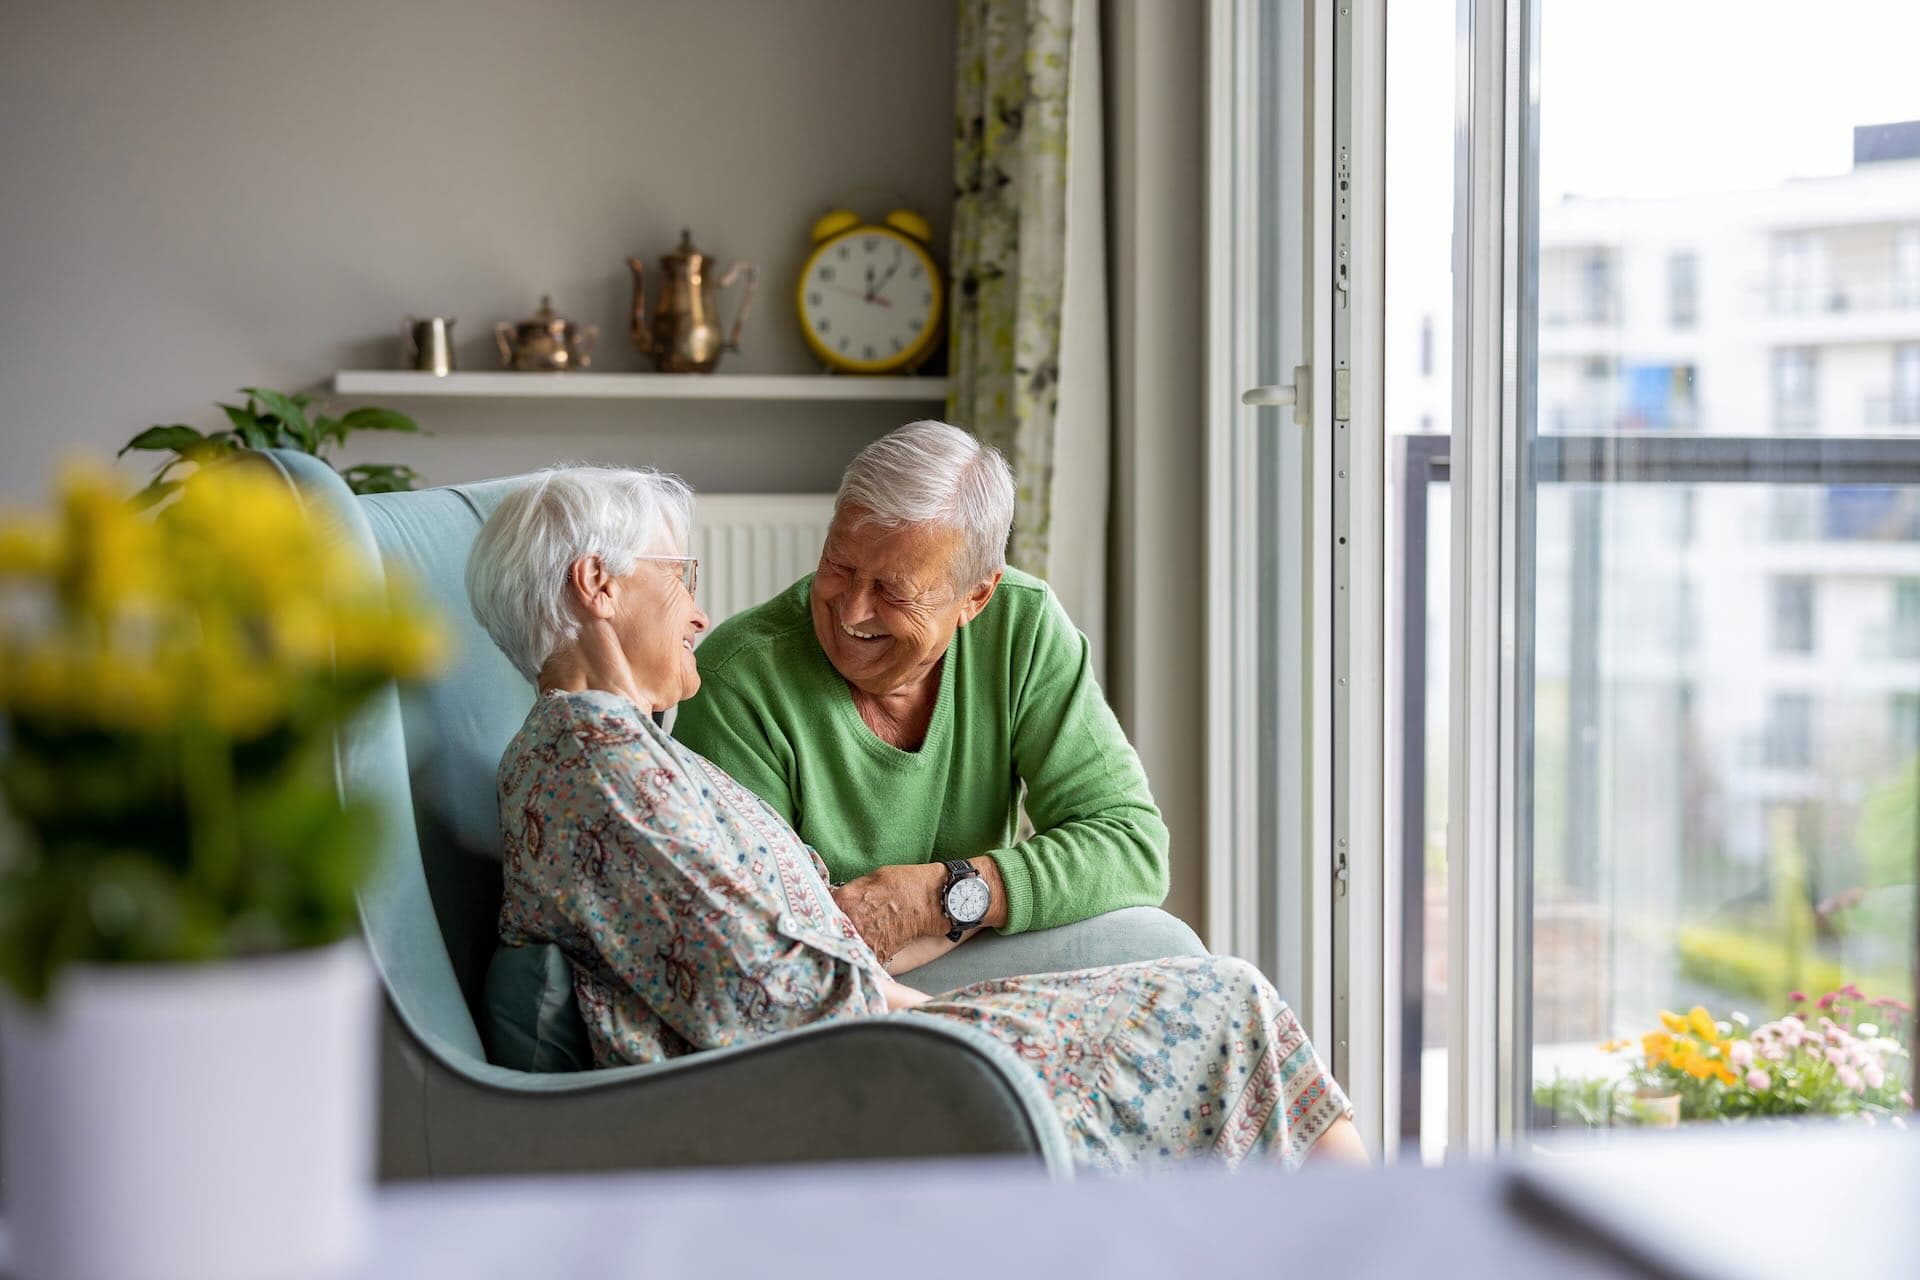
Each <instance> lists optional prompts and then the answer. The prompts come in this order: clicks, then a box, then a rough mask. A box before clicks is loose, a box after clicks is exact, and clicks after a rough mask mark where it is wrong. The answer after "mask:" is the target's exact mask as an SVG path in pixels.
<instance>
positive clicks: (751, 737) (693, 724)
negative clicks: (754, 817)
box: [673, 671, 799, 825]
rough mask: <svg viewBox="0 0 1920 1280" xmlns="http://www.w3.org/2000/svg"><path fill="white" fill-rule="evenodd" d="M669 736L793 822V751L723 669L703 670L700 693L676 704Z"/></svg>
mask: <svg viewBox="0 0 1920 1280" xmlns="http://www.w3.org/2000/svg"><path fill="white" fill-rule="evenodd" d="M673 736H674V738H675V739H677V740H678V741H679V742H680V743H681V745H683V746H686V747H690V748H692V749H693V750H695V751H697V752H699V753H700V754H701V755H703V756H705V757H706V758H707V759H709V760H711V761H713V763H715V764H717V765H719V766H720V767H721V768H722V769H724V770H726V772H727V773H728V774H729V775H730V776H731V777H732V778H733V780H734V781H735V782H738V783H739V784H740V785H741V786H743V787H745V788H746V789H747V790H749V791H751V792H753V793H754V794H755V795H757V796H759V797H760V798H761V799H762V800H765V801H766V802H767V804H768V806H769V807H771V808H772V809H773V811H774V812H775V813H777V814H779V815H780V816H781V817H782V818H783V819H785V820H786V822H787V823H788V824H789V825H793V824H794V823H796V822H797V820H798V817H799V815H798V814H797V813H796V812H795V810H794V803H793V788H792V785H791V783H790V781H789V779H791V778H792V776H793V772H792V765H793V751H792V748H791V746H790V744H788V743H787V741H786V739H785V736H784V735H783V734H781V733H780V732H779V731H778V729H777V727H776V726H775V725H774V724H773V719H772V717H771V716H769V715H768V714H767V709H766V708H765V707H764V706H762V705H761V704H760V703H759V701H758V700H757V699H755V698H754V697H753V696H752V695H751V694H749V693H747V692H745V691H744V690H743V689H742V688H741V687H740V686H739V685H736V684H735V683H733V682H732V681H731V680H730V679H728V678H727V674H726V673H724V672H709V671H702V672H701V681H700V692H698V693H696V694H694V695H693V697H692V698H690V699H688V700H687V701H685V702H683V703H681V704H680V712H679V716H678V718H677V719H675V720H674V722H673Z"/></svg>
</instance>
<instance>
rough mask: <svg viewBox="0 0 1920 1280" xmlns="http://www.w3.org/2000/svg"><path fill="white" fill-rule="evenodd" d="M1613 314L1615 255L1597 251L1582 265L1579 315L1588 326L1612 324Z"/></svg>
mask: <svg viewBox="0 0 1920 1280" xmlns="http://www.w3.org/2000/svg"><path fill="white" fill-rule="evenodd" d="M1613 312H1614V297H1613V255H1612V254H1610V253H1608V252H1606V251H1605V250H1596V251H1595V252H1593V253H1589V254H1588V255H1587V257H1586V260H1585V261H1584V262H1582V263H1581V267H1580V308H1579V315H1580V318H1581V319H1582V320H1583V321H1585V322H1586V323H1588V324H1611V323H1612V322H1613V319H1614V314H1613Z"/></svg>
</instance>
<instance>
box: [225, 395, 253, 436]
mask: <svg viewBox="0 0 1920 1280" xmlns="http://www.w3.org/2000/svg"><path fill="white" fill-rule="evenodd" d="M247 406H248V407H247V408H245V409H242V408H241V407H240V406H239V405H234V404H223V405H221V406H220V411H221V412H222V413H224V414H226V415H227V421H228V422H231V423H232V424H233V428H234V430H236V431H245V430H246V429H247V428H248V427H251V426H254V425H255V424H256V423H257V421H258V419H257V417H256V415H255V414H254V412H253V407H252V406H253V401H251V400H249V401H247Z"/></svg>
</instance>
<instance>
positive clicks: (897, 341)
mask: <svg viewBox="0 0 1920 1280" xmlns="http://www.w3.org/2000/svg"><path fill="white" fill-rule="evenodd" d="M893 349H894V350H895V351H898V350H899V349H900V339H898V338H895V339H893Z"/></svg>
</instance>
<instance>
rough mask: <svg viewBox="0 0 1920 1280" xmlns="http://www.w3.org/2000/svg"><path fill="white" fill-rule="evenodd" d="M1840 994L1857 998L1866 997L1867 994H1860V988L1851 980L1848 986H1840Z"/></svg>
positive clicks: (1862, 998)
mask: <svg viewBox="0 0 1920 1280" xmlns="http://www.w3.org/2000/svg"><path fill="white" fill-rule="evenodd" d="M1840 994H1841V995H1843V996H1849V997H1851V998H1852V999H1855V1000H1865V999H1866V997H1865V996H1863V995H1861V994H1860V988H1858V987H1856V986H1854V985H1853V984H1852V983H1851V982H1849V983H1848V984H1847V985H1846V986H1844V987H1842V988H1840Z"/></svg>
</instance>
